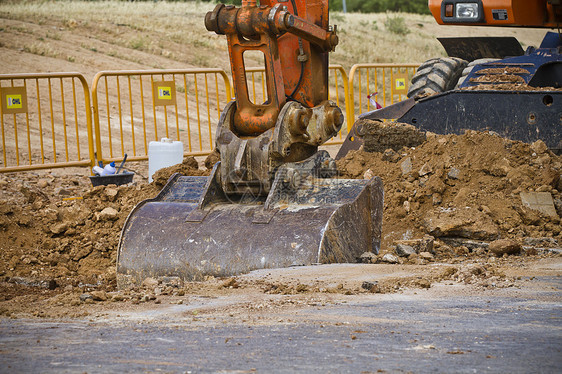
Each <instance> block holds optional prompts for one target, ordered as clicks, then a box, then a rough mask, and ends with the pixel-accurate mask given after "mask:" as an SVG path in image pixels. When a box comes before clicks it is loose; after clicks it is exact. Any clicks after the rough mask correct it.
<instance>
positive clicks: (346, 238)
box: [117, 0, 383, 288]
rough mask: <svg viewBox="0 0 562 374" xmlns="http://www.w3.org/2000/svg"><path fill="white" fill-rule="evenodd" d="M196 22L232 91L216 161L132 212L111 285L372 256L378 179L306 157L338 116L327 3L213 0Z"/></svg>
mask: <svg viewBox="0 0 562 374" xmlns="http://www.w3.org/2000/svg"><path fill="white" fill-rule="evenodd" d="M205 26H206V28H207V29H208V30H209V31H213V32H216V33H217V34H221V35H226V39H227V43H228V51H229V56H230V62H231V68H232V76H233V81H234V88H235V96H236V99H235V100H234V101H232V102H230V103H229V104H227V105H226V107H225V108H224V110H223V111H222V113H221V116H220V120H219V123H218V125H217V130H216V144H217V150H218V152H219V153H220V158H221V161H220V162H219V163H217V164H216V165H215V167H214V169H213V170H212V173H211V175H210V176H209V177H191V176H181V175H174V176H172V177H171V178H170V180H169V181H168V183H167V185H166V186H165V187H164V188H163V189H162V191H161V192H160V193H159V195H158V196H157V197H155V198H154V199H150V200H146V201H143V202H141V203H140V204H139V205H137V206H136V207H135V208H134V209H133V211H132V212H131V213H130V215H129V217H128V218H127V221H126V222H125V225H124V227H123V231H122V234H121V239H120V242H119V248H118V259H117V279H118V287H120V288H123V287H126V286H127V285H129V284H140V282H142V281H143V279H145V278H147V277H153V278H162V279H168V280H171V279H175V280H178V281H180V282H181V281H185V280H199V279H202V278H203V277H204V276H206V275H212V276H231V275H236V274H240V273H245V272H249V271H251V270H254V269H260V268H277V267H287V266H294V265H311V264H316V263H335V262H356V261H357V258H358V257H359V256H360V255H361V254H362V253H363V252H365V251H371V252H374V253H378V250H379V247H380V238H381V226H382V206H383V205H382V204H383V188H382V182H381V180H380V178H378V177H373V178H372V179H371V180H346V179H338V178H336V176H337V170H336V166H335V162H334V160H333V159H331V158H330V156H329V154H328V153H327V152H326V151H318V146H320V145H321V144H323V143H324V142H326V141H327V140H329V139H330V138H331V137H333V136H334V135H336V134H337V132H338V131H339V130H340V129H341V126H342V124H343V121H344V116H343V114H342V112H341V110H340V108H339V107H338V106H337V105H336V104H335V103H334V102H332V101H330V100H328V53H329V52H330V51H331V50H333V49H334V48H335V46H336V45H337V43H338V38H337V35H336V28H335V27H332V26H329V24H328V1H327V0H322V1H314V2H313V1H304V0H291V1H286V0H285V1H282V0H279V1H277V0H268V1H261V2H260V5H257V2H256V1H242V6H241V7H239V8H237V7H234V6H232V5H224V4H218V5H217V6H216V7H215V9H214V10H213V11H212V12H209V13H207V15H206V17H205ZM248 51H257V52H260V53H262V54H263V57H264V61H265V76H266V82H265V83H266V91H267V98H268V99H267V101H266V102H264V103H254V102H252V100H251V99H250V96H249V94H248V85H247V80H246V73H245V68H246V66H245V61H244V53H246V52H248Z"/></svg>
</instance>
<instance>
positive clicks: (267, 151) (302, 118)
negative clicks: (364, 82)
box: [205, 0, 344, 194]
mask: <svg viewBox="0 0 562 374" xmlns="http://www.w3.org/2000/svg"><path fill="white" fill-rule="evenodd" d="M205 26H206V27H207V29H208V30H209V31H214V32H216V33H217V34H224V35H226V38H227V43H228V53H229V56H230V64H231V68H232V77H233V81H234V88H235V96H236V103H235V106H234V107H232V108H230V107H229V110H228V111H226V112H227V113H229V114H228V115H226V116H224V118H221V121H220V123H219V129H218V131H217V149H218V151H219V153H220V154H221V160H222V168H221V177H222V178H221V183H222V187H223V190H224V191H225V193H227V194H243V193H246V192H251V193H254V194H267V193H269V190H270V187H271V182H272V178H273V176H274V174H275V172H276V170H277V169H278V168H279V167H280V166H281V165H283V164H286V163H288V162H298V161H302V160H304V159H306V158H308V157H310V156H312V155H313V154H315V153H316V152H317V150H318V146H319V145H321V144H322V143H324V142H326V141H327V140H328V139H330V138H331V137H332V136H334V135H335V134H337V132H338V131H339V130H340V128H341V125H342V123H343V118H344V116H343V114H342V112H341V110H340V108H338V107H337V106H336V105H335V103H333V102H330V101H328V58H327V54H328V52H329V51H332V50H334V48H335V46H336V45H337V43H338V37H337V35H336V32H335V28H331V27H329V26H328V1H326V0H325V1H316V2H312V1H303V0H292V1H276V0H271V1H263V2H262V3H261V5H259V6H258V5H257V4H256V1H248V0H244V1H242V6H241V7H240V8H236V7H234V6H232V5H224V4H218V5H217V6H216V7H215V9H214V10H213V11H212V12H209V13H207V15H206V17H205ZM248 51H259V52H261V53H262V54H263V59H264V63H265V80H266V82H265V87H266V97H267V101H266V102H264V103H254V102H252V100H251V98H250V95H249V92H248V81H247V77H246V64H245V60H244V54H245V53H246V52H248ZM332 167H333V164H332Z"/></svg>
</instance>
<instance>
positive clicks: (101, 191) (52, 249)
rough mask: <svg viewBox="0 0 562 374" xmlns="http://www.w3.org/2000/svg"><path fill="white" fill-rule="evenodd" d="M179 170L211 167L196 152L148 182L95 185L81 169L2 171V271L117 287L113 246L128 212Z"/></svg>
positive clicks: (53, 282)
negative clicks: (63, 171) (200, 163)
mask: <svg viewBox="0 0 562 374" xmlns="http://www.w3.org/2000/svg"><path fill="white" fill-rule="evenodd" d="M176 172H180V173H182V174H185V175H208V174H209V171H208V170H201V169H199V168H198V165H197V161H196V160H195V159H194V158H193V157H189V158H186V159H185V161H184V162H183V163H182V164H178V165H175V166H171V167H169V168H165V169H161V170H159V171H158V172H157V173H156V174H155V176H154V182H153V183H150V184H147V183H143V182H134V183H131V184H129V185H123V186H115V185H109V186H97V187H92V186H91V184H90V181H89V179H88V176H87V175H86V174H87V171H84V170H82V171H81V172H79V173H78V174H73V175H56V174H48V173H41V172H37V173H34V172H30V173H10V174H0V186H1V187H2V190H1V192H0V243H1V244H0V276H2V277H4V279H8V280H10V281H11V282H12V283H16V284H22V285H28V286H41V287H44V288H56V287H64V286H65V285H69V284H70V285H73V286H77V285H80V284H82V285H103V287H106V288H108V289H111V288H114V287H115V267H116V256H117V245H118V241H119V235H120V233H121V229H122V228H123V224H124V222H125V220H126V218H127V216H128V214H129V213H130V212H131V210H132V209H133V208H134V206H135V205H136V204H138V203H139V202H141V201H142V200H145V199H148V198H152V197H154V196H156V194H157V193H158V192H159V190H160V189H161V188H162V187H163V186H164V185H165V183H166V181H167V180H168V178H169V177H170V176H171V175H172V174H173V173H176Z"/></svg>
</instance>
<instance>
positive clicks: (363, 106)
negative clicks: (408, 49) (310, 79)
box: [349, 64, 419, 122]
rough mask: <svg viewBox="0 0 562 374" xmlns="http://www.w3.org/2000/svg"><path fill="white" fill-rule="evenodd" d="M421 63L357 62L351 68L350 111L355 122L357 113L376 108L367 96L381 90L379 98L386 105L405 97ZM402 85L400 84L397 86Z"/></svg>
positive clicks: (377, 97) (378, 100)
mask: <svg viewBox="0 0 562 374" xmlns="http://www.w3.org/2000/svg"><path fill="white" fill-rule="evenodd" d="M418 66H419V64H356V65H353V66H352V67H351V70H350V71H349V97H350V103H353V104H350V107H351V108H350V110H351V111H352V112H353V116H352V118H353V119H352V121H353V122H354V121H355V118H356V114H357V115H359V114H361V113H365V112H369V111H371V110H374V109H375V108H374V107H373V106H372V105H371V103H370V100H369V99H368V98H367V96H368V95H370V94H373V93H378V95H377V96H376V101H377V102H378V103H379V104H380V105H381V106H383V107H385V106H387V105H391V104H394V103H397V102H398V101H401V100H403V99H405V98H406V93H407V91H408V82H410V81H411V79H412V76H413V75H414V74H415V72H416V69H417V67H418ZM397 86H399V87H397Z"/></svg>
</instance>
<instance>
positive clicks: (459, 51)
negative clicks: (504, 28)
mask: <svg viewBox="0 0 562 374" xmlns="http://www.w3.org/2000/svg"><path fill="white" fill-rule="evenodd" d="M437 40H439V42H440V43H441V45H442V46H443V48H445V51H446V52H447V55H448V56H451V57H459V58H462V59H463V60H466V61H474V60H478V59H481V58H497V59H502V58H505V57H512V56H521V55H522V54H523V53H524V51H523V48H522V47H521V44H520V43H519V41H517V39H516V38H514V37H513V36H504V37H496V36H489V37H458V38H437Z"/></svg>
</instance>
